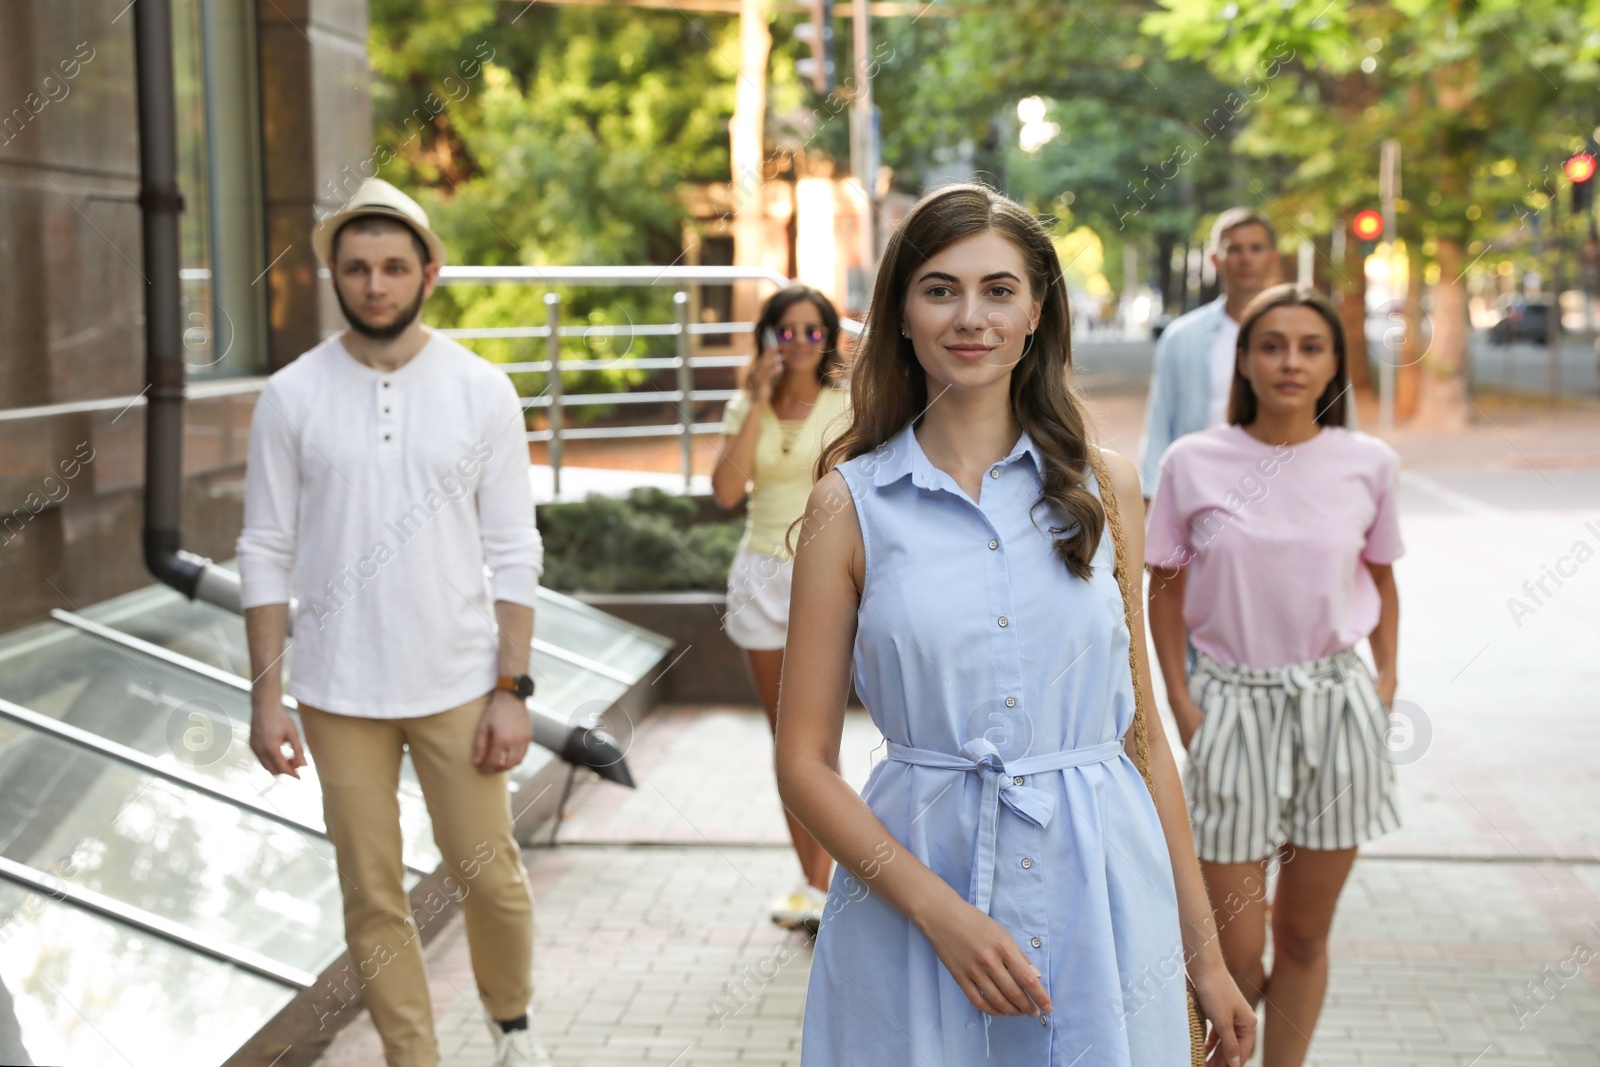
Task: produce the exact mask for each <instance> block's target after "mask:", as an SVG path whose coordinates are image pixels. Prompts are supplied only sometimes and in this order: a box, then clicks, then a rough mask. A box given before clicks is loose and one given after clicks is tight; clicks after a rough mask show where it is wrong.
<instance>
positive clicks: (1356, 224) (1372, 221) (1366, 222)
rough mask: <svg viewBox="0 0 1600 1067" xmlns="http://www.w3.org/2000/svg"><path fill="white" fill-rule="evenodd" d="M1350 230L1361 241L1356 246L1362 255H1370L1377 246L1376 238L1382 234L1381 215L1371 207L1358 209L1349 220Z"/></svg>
mask: <svg viewBox="0 0 1600 1067" xmlns="http://www.w3.org/2000/svg"><path fill="white" fill-rule="evenodd" d="M1350 232H1351V233H1352V234H1354V235H1355V238H1356V240H1357V241H1360V242H1361V243H1360V244H1359V245H1357V246H1356V247H1357V248H1358V249H1359V250H1360V252H1361V254H1362V256H1370V255H1372V253H1373V251H1374V250H1375V249H1376V248H1377V247H1378V238H1380V237H1382V236H1383V216H1382V215H1381V214H1379V213H1378V212H1376V211H1374V210H1372V209H1371V208H1367V209H1366V210H1365V211H1358V212H1356V217H1355V218H1353V219H1351V220H1350Z"/></svg>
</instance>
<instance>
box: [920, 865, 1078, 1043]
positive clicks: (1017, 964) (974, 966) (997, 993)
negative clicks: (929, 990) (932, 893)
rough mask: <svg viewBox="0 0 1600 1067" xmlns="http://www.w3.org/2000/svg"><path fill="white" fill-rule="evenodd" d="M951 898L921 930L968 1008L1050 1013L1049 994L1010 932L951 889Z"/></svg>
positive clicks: (1004, 1012)
mask: <svg viewBox="0 0 1600 1067" xmlns="http://www.w3.org/2000/svg"><path fill="white" fill-rule="evenodd" d="M950 900H951V903H949V904H948V905H947V906H946V907H944V908H942V909H941V910H940V911H939V912H938V913H937V914H936V915H935V916H934V917H932V918H931V919H930V921H929V922H928V923H927V928H926V929H924V930H923V933H925V934H926V935H927V937H928V941H929V942H930V943H931V944H932V945H933V951H934V952H935V953H936V954H938V957H939V961H940V962H941V963H943V964H944V966H945V969H946V970H948V971H949V972H950V976H951V977H952V978H954V979H955V980H956V984H957V985H959V986H960V987H961V991H962V992H963V993H965V994H966V995H967V999H968V1000H970V1001H972V1004H973V1006H974V1007H976V1008H977V1009H978V1010H979V1011H982V1012H987V1013H988V1014H990V1015H1029V1016H1032V1017H1034V1018H1038V1017H1039V1014H1040V1013H1041V1012H1043V1013H1045V1014H1049V1012H1050V994H1049V993H1047V992H1045V988H1044V983H1043V982H1042V981H1041V980H1040V978H1041V976H1040V973H1039V971H1038V970H1036V969H1035V968H1034V966H1033V962H1032V961H1031V960H1029V959H1028V957H1027V956H1025V955H1023V952H1022V949H1020V948H1018V947H1017V942H1016V940H1015V939H1014V938H1012V936H1011V934H1010V932H1009V931H1007V930H1006V928H1005V927H1003V926H1001V925H1000V924H999V923H997V922H995V921H994V920H993V919H991V918H990V917H989V916H987V915H985V914H984V913H983V912H981V911H979V910H978V909H977V908H976V907H974V906H973V905H971V904H969V903H968V902H967V901H966V900H964V899H962V898H961V897H958V896H956V895H955V894H954V893H952V894H950Z"/></svg>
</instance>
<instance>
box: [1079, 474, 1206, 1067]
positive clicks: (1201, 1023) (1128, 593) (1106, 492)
mask: <svg viewBox="0 0 1600 1067" xmlns="http://www.w3.org/2000/svg"><path fill="white" fill-rule="evenodd" d="M1089 465H1090V467H1091V468H1092V469H1093V470H1094V477H1095V481H1097V482H1098V483H1099V484H1100V503H1101V504H1102V505H1103V506H1104V507H1105V509H1106V528H1107V529H1108V530H1110V531H1111V546H1112V549H1113V550H1114V552H1115V556H1116V575H1117V585H1118V586H1119V587H1120V588H1121V589H1122V617H1123V621H1124V622H1126V623H1127V626H1128V669H1129V670H1130V671H1132V672H1133V753H1134V755H1133V762H1134V764H1135V765H1136V766H1137V767H1138V768H1139V774H1140V775H1141V776H1142V777H1143V778H1144V784H1145V785H1146V786H1147V787H1149V789H1150V795H1151V796H1152V797H1154V796H1155V781H1154V779H1152V778H1151V777H1150V726H1149V721H1148V719H1147V718H1146V715H1145V706H1144V691H1143V687H1142V686H1140V685H1139V660H1138V653H1137V652H1135V651H1134V649H1135V647H1136V646H1135V638H1134V631H1133V619H1134V616H1133V606H1134V603H1135V600H1134V597H1135V596H1141V595H1143V592H1144V572H1143V569H1142V568H1140V569H1137V570H1135V569H1133V568H1130V567H1129V566H1128V556H1127V548H1126V545H1125V543H1124V539H1123V536H1122V516H1121V512H1120V511H1119V510H1118V507H1117V493H1116V490H1115V489H1114V488H1113V487H1112V484H1111V475H1110V473H1109V472H1108V471H1107V470H1106V461H1105V460H1104V459H1103V458H1102V457H1101V455H1100V450H1099V449H1098V448H1096V447H1095V446H1093V445H1090V446H1089ZM1136 583H1137V584H1136ZM1135 589H1137V590H1138V592H1135ZM1184 984H1185V986H1186V987H1187V989H1188V994H1189V995H1188V1000H1189V1046H1190V1055H1191V1057H1192V1058H1193V1061H1194V1067H1205V1063H1206V1052H1205V1046H1206V1023H1205V1017H1204V1016H1203V1015H1201V1014H1200V1001H1199V999H1198V998H1197V997H1196V996H1195V990H1194V985H1193V984H1192V983H1189V982H1188V981H1187V980H1185V983H1184Z"/></svg>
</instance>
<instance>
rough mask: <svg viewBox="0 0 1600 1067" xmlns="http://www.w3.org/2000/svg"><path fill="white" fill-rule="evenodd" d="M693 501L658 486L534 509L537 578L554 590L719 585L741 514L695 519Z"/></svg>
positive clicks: (740, 532) (656, 589)
mask: <svg viewBox="0 0 1600 1067" xmlns="http://www.w3.org/2000/svg"><path fill="white" fill-rule="evenodd" d="M698 515H699V509H698V508H697V507H696V506H695V503H694V502H693V501H692V500H689V499H688V498H686V497H681V496H674V495H673V494H671V493H666V492H662V491H661V490H660V489H649V488H645V489H635V490H633V491H632V492H631V493H629V494H628V496H627V497H626V498H625V499H618V498H615V497H603V496H590V497H589V498H588V499H587V500H585V501H583V502H582V503H581V504H546V505H544V506H543V507H541V508H540V509H539V532H540V535H541V536H542V537H543V539H544V564H545V569H544V576H543V577H542V578H541V579H540V582H541V584H543V585H544V586H545V587H547V588H549V589H554V590H557V591H558V592H580V591H581V592H587V593H647V592H666V591H671V590H689V589H699V590H709V591H712V592H722V591H723V590H724V589H726V588H727V584H728V565H729V563H731V562H732V561H733V553H734V551H735V549H737V548H738V545H739V538H740V537H741V536H742V535H743V533H744V522H743V520H739V519H735V520H731V521H726V522H701V523H697V522H696V521H695V520H696V518H697V516H698Z"/></svg>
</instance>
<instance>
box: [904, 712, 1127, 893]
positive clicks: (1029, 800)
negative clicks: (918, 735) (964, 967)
mask: <svg viewBox="0 0 1600 1067" xmlns="http://www.w3.org/2000/svg"><path fill="white" fill-rule="evenodd" d="M1122 754H1123V748H1122V742H1121V741H1105V742H1102V743H1101V744H1098V745H1089V746H1087V747H1085V748H1069V749H1063V750H1062V751H1060V752H1049V753H1045V754H1043V755H1038V756H1024V757H1023V758H1022V759H1016V760H1012V761H1011V762H1010V763H1007V762H1005V761H1004V760H1002V759H1001V758H1000V752H999V750H998V749H996V748H995V747H994V743H993V742H991V741H988V740H986V739H984V738H981V737H980V738H977V739H975V740H972V741H968V742H967V743H966V744H964V745H962V746H961V754H960V755H956V756H952V755H951V754H950V753H948V752H938V751H935V750H933V749H927V748H912V747H910V746H909V745H901V744H897V743H895V742H893V741H890V742H889V757H888V758H889V759H892V760H898V761H899V762H901V763H909V764H912V765H913V766H916V767H935V768H938V769H939V770H946V771H965V772H967V773H969V774H980V775H982V776H983V802H982V805H981V806H980V807H979V809H978V843H977V848H976V850H975V852H974V855H973V862H972V886H971V888H970V889H969V890H968V891H967V899H968V900H969V901H971V902H972V903H973V904H974V905H976V906H977V907H978V909H979V910H980V911H982V912H983V913H984V914H985V915H987V914H988V913H989V903H990V897H991V895H992V894H993V892H994V863H995V844H996V839H997V836H998V833H999V829H1000V802H1001V801H1005V805H1006V807H1008V808H1010V809H1011V810H1012V811H1014V812H1016V813H1017V814H1018V815H1020V816H1022V817H1023V818H1024V819H1027V820H1028V821H1029V822H1031V823H1033V824H1034V825H1035V826H1037V827H1039V829H1041V830H1043V829H1045V828H1046V827H1048V826H1049V825H1050V819H1051V818H1052V817H1053V816H1054V815H1055V811H1056V798H1055V795H1054V794H1053V793H1049V792H1046V791H1045V790H1043V789H1035V788H1033V787H1032V786H1026V785H1018V784H1017V782H1016V781H1015V779H1017V778H1022V777H1026V776H1027V775H1030V774H1044V773H1046V772H1049V771H1060V770H1065V769H1066V768H1068V767H1084V766H1088V765H1089V764H1091V763H1105V762H1107V761H1109V760H1114V759H1116V758H1117V757H1118V756H1120V755H1122Z"/></svg>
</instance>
